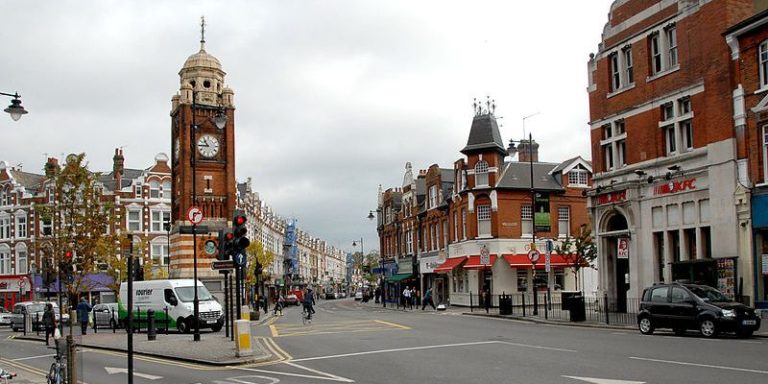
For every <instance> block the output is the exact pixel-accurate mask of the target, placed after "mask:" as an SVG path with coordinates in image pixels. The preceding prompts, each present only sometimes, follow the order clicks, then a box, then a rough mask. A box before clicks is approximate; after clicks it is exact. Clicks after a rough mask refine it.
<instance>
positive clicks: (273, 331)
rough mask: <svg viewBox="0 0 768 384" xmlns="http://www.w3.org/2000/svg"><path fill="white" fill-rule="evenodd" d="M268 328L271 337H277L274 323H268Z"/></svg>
mask: <svg viewBox="0 0 768 384" xmlns="http://www.w3.org/2000/svg"><path fill="white" fill-rule="evenodd" d="M269 330H270V332H272V337H277V335H278V332H277V327H275V326H274V325H272V324H270V325H269Z"/></svg>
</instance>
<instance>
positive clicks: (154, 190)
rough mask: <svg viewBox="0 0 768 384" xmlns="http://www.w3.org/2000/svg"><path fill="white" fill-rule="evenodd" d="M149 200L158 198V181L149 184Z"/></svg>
mask: <svg viewBox="0 0 768 384" xmlns="http://www.w3.org/2000/svg"><path fill="white" fill-rule="evenodd" d="M149 198H150V199H158V198H160V182H159V181H157V180H152V181H150V182H149Z"/></svg>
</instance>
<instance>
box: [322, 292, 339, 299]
mask: <svg viewBox="0 0 768 384" xmlns="http://www.w3.org/2000/svg"><path fill="white" fill-rule="evenodd" d="M336 298H337V295H336V292H333V291H328V292H325V299H326V300H333V299H336Z"/></svg>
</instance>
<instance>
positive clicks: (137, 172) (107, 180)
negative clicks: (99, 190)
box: [99, 168, 144, 191]
mask: <svg viewBox="0 0 768 384" xmlns="http://www.w3.org/2000/svg"><path fill="white" fill-rule="evenodd" d="M143 174H144V170H142V169H130V168H125V169H124V170H123V177H122V180H121V183H120V188H116V187H117V180H115V173H114V172H110V173H106V174H102V175H101V177H99V182H100V183H102V184H104V188H106V189H107V190H108V191H115V190H121V189H123V188H125V187H128V186H130V185H131V184H132V183H133V179H137V178H139V177H141V175H143Z"/></svg>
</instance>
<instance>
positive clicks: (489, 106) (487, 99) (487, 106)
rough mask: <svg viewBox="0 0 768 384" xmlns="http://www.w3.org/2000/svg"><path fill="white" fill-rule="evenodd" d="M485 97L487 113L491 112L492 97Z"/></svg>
mask: <svg viewBox="0 0 768 384" xmlns="http://www.w3.org/2000/svg"><path fill="white" fill-rule="evenodd" d="M485 99H486V100H485V113H486V114H491V97H490V96H487V95H486V96H485Z"/></svg>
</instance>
